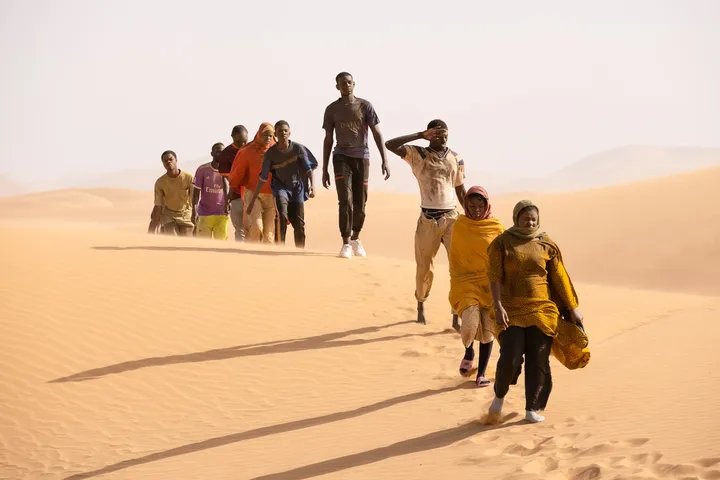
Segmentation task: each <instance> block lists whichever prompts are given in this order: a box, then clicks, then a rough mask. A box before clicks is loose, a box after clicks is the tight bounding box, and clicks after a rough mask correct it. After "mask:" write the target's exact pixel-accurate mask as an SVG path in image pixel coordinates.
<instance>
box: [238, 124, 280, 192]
mask: <svg viewBox="0 0 720 480" xmlns="http://www.w3.org/2000/svg"><path fill="white" fill-rule="evenodd" d="M266 131H270V132H272V133H273V135H274V134H275V127H273V125H272V123H269V122H263V123H261V124H260V128H258V131H257V133H256V134H255V137H254V138H253V140H252V142H249V143H248V144H246V145H245V146H243V147H242V148H241V149H240V150H238V152H237V154H236V155H235V160H234V161H233V164H232V168H231V169H230V175H229V176H228V177H229V180H230V186H231V187H232V188H234V189H236V190H239V189H240V187H241V186H244V187H247V188H249V189H250V190H255V188H256V187H257V182H258V179H259V178H260V171H261V170H262V162H263V156H264V155H265V152H267V151H268V150H269V149H270V147H272V146H273V145H275V138H272V139H271V140H270V143H269V144H267V145H266V144H265V142H264V141H262V140H261V139H260V137H261V136H262V134H263V133H265V132H266ZM270 178H271V177H270V176H268V181H267V182H266V183H265V186H264V187H263V189H262V191H261V192H260V193H272V190H270Z"/></svg>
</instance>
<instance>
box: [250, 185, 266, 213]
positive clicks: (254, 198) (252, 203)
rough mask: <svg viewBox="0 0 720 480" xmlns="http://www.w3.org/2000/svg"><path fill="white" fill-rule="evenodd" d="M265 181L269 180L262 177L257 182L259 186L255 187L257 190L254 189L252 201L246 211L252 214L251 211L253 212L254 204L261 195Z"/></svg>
mask: <svg viewBox="0 0 720 480" xmlns="http://www.w3.org/2000/svg"><path fill="white" fill-rule="evenodd" d="M265 183H267V180H263V179H262V178H260V179H259V180H258V183H257V187H255V190H254V191H253V194H252V198H250V201H249V202H248V203H247V205H246V208H245V213H247V214H248V215H250V212H252V209H253V205H255V201H256V200H257V198H258V195H260V190H262V188H263V187H264V186H265Z"/></svg>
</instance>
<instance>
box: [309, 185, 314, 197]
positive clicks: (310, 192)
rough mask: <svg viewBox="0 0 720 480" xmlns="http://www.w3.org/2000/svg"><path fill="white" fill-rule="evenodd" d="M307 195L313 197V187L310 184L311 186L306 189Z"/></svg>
mask: <svg viewBox="0 0 720 480" xmlns="http://www.w3.org/2000/svg"><path fill="white" fill-rule="evenodd" d="M308 196H309V197H310V198H315V187H312V186H311V187H310V188H309V189H308Z"/></svg>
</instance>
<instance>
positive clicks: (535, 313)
mask: <svg viewBox="0 0 720 480" xmlns="http://www.w3.org/2000/svg"><path fill="white" fill-rule="evenodd" d="M513 223H514V225H513V227H511V228H510V229H508V230H506V231H505V232H504V233H503V234H502V235H500V236H498V237H497V238H496V239H495V240H494V241H493V243H492V244H491V245H490V249H489V250H488V254H489V257H490V270H489V278H490V289H491V292H492V296H493V303H494V310H495V319H496V323H497V330H498V332H499V333H498V342H499V343H500V358H499V359H498V364H497V371H496V373H495V399H494V400H493V402H492V404H491V405H490V410H489V415H488V420H489V421H490V422H491V423H492V422H495V421H497V420H499V419H500V415H501V412H502V406H503V400H504V398H505V395H506V394H507V393H508V390H509V388H510V385H511V384H514V382H515V380H516V379H517V375H518V372H519V370H520V368H521V365H522V363H523V356H524V357H525V419H526V420H527V421H529V422H531V423H537V422H541V421H543V420H544V419H545V417H543V416H542V415H538V413H537V412H538V411H541V410H543V409H544V408H545V404H546V403H547V399H548V396H549V394H550V388H551V386H552V381H551V379H550V353H551V350H552V349H553V348H554V346H553V339H554V338H555V337H557V335H558V322H560V321H562V322H565V321H568V322H569V323H568V325H572V328H574V329H575V330H577V332H582V335H578V337H584V331H582V322H583V316H582V314H581V313H580V310H578V298H577V294H576V293H575V288H574V287H573V284H572V282H571V280H570V277H569V275H568V273H567V271H566V270H565V265H564V263H563V260H562V254H561V253H560V249H559V248H558V246H557V244H555V242H553V241H552V240H551V239H550V237H548V236H547V234H546V233H544V232H541V231H540V211H539V209H538V207H537V206H536V205H535V204H534V203H533V202H531V201H530V200H523V201H521V202H519V203H518V204H517V205H516V206H515V208H514V210H513ZM561 312H563V314H562V318H561ZM563 318H564V319H563ZM576 325H579V326H580V327H576ZM563 327H565V325H563ZM585 340H587V337H585ZM584 346H585V347H586V346H587V343H585V345H584ZM578 352H579V353H580V354H582V355H584V357H583V358H584V360H585V364H586V363H587V361H588V360H589V352H586V351H584V350H582V349H581V350H578ZM566 366H567V365H566ZM582 366H584V364H582V365H576V366H575V368H578V367H579V368H582ZM568 368H572V367H570V366H568Z"/></svg>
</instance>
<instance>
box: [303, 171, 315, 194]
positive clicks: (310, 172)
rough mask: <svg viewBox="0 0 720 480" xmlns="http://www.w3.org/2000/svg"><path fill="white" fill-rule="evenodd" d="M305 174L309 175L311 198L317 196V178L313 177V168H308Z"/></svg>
mask: <svg viewBox="0 0 720 480" xmlns="http://www.w3.org/2000/svg"><path fill="white" fill-rule="evenodd" d="M305 175H307V179H308V189H309V190H310V191H309V192H308V195H309V196H310V198H315V180H314V179H313V171H312V169H311V170H307V171H306V172H305Z"/></svg>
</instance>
